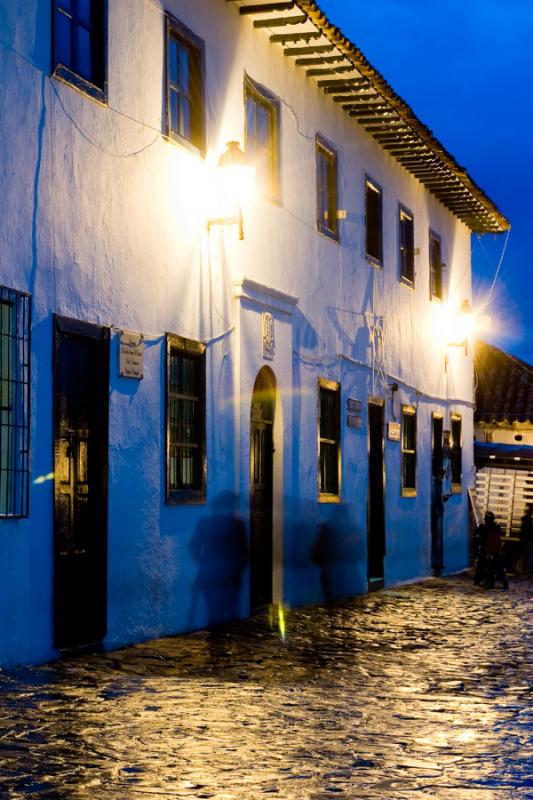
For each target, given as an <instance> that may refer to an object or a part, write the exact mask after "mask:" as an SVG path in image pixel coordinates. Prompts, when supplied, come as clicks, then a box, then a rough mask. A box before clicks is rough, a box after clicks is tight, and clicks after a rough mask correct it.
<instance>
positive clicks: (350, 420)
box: [346, 397, 363, 428]
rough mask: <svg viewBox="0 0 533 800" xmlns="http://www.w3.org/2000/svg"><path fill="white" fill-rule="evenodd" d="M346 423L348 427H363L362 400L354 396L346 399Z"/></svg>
mask: <svg viewBox="0 0 533 800" xmlns="http://www.w3.org/2000/svg"><path fill="white" fill-rule="evenodd" d="M346 425H347V426H348V428H362V427H363V401H362V400H356V399H355V398H354V397H348V398H347V399H346Z"/></svg>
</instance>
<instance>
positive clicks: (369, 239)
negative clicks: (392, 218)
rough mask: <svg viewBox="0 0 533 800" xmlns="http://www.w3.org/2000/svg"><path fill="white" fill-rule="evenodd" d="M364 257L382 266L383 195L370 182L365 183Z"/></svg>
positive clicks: (368, 179) (367, 180)
mask: <svg viewBox="0 0 533 800" xmlns="http://www.w3.org/2000/svg"><path fill="white" fill-rule="evenodd" d="M365 210H366V256H367V258H368V259H369V260H370V261H373V262H375V263H376V264H379V265H380V266H382V265H383V195H382V191H381V188H380V187H379V186H378V185H377V183H374V181H372V180H370V178H367V179H366V182H365Z"/></svg>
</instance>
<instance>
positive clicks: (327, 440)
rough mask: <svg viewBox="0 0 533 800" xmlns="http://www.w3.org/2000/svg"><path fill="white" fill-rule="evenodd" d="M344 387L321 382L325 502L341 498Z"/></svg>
mask: <svg viewBox="0 0 533 800" xmlns="http://www.w3.org/2000/svg"><path fill="white" fill-rule="evenodd" d="M340 416H341V415H340V386H339V384H338V383H337V382H336V381H329V380H326V379H324V378H320V379H319V382H318V491H319V496H320V499H321V500H328V499H334V498H338V497H339V495H340V457H341V453H340V443H341V419H340Z"/></svg>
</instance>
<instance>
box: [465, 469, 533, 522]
mask: <svg viewBox="0 0 533 800" xmlns="http://www.w3.org/2000/svg"><path fill="white" fill-rule="evenodd" d="M476 499H477V506H478V508H480V509H481V510H482V511H483V513H485V511H486V510H487V509H489V510H490V511H492V512H493V513H494V514H495V515H496V520H497V522H498V523H499V524H500V525H501V526H502V529H503V530H504V532H505V533H506V534H507V535H511V536H513V535H516V534H518V532H519V530H520V520H521V519H522V516H523V515H524V513H525V510H526V507H527V506H528V505H530V504H531V505H533V470H524V469H511V468H507V467H481V468H478V470H477V476H476Z"/></svg>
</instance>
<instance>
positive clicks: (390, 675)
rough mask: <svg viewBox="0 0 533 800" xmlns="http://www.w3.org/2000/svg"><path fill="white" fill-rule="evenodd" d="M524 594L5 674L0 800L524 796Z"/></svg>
mask: <svg viewBox="0 0 533 800" xmlns="http://www.w3.org/2000/svg"><path fill="white" fill-rule="evenodd" d="M532 600H533V582H532V581H530V580H525V579H524V580H521V581H520V582H519V581H514V582H513V583H512V584H511V589H510V591H509V592H503V591H500V590H493V591H487V590H484V589H480V588H479V587H474V586H473V585H472V581H471V578H470V577H469V576H466V575H462V576H458V577H453V578H446V579H442V580H441V579H438V580H437V579H435V580H430V581H425V582H423V583H420V584H417V585H412V586H407V587H401V588H398V589H391V590H386V591H383V592H380V593H377V594H374V595H370V596H366V597H362V598H358V599H357V600H354V601H349V602H347V603H344V604H343V605H339V606H335V607H332V608H327V609H318V608H313V609H304V610H298V611H291V612H287V613H286V619H285V622H286V638H285V641H283V640H282V639H281V637H280V635H279V630H278V629H277V627H276V626H274V627H273V628H272V629H271V628H270V627H269V622H268V620H266V619H264V618H262V617H257V618H255V619H252V620H248V621H245V622H242V623H238V624H235V625H232V626H228V627H224V628H219V629H217V630H215V631H211V632H202V633H198V634H192V635H188V636H181V637H176V638H171V639H164V640H161V641H157V642H150V643H148V644H143V645H138V646H135V647H131V648H128V649H126V650H122V651H119V652H115V653H106V654H100V655H90V656H84V657H80V658H75V659H70V660H64V661H61V662H55V663H53V664H50V665H47V666H44V667H38V668H31V669H25V670H17V671H11V672H0V703H1V705H0V797H1V798H6V799H7V798H27V797H39V798H68V799H69V800H70V798H73V800H77V799H78V798H80V800H81V798H96V800H100V798H102V800H110V799H113V800H114V798H118V799H120V800H123V799H124V800H126V799H129V798H132V799H133V800H137V798H178V799H179V800H191V799H192V798H213V800H232V799H233V798H243V799H245V800H247V799H248V798H251V799H252V800H255V799H256V798H267V797H271V796H278V797H280V798H290V799H292V798H306V799H307V798H308V799H309V800H327V798H330V799H331V798H340V799H342V798H357V800H367V799H368V800H377V799H379V800H404V799H407V798H409V799H410V800H412V798H437V799H438V800H507V798H509V800H510V798H512V799H513V800H524V799H525V798H528V799H530V800H531V798H533V707H532V706H533V703H532V699H533V697H532V690H533V670H532V665H531V652H532V646H533V611H532Z"/></svg>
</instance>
